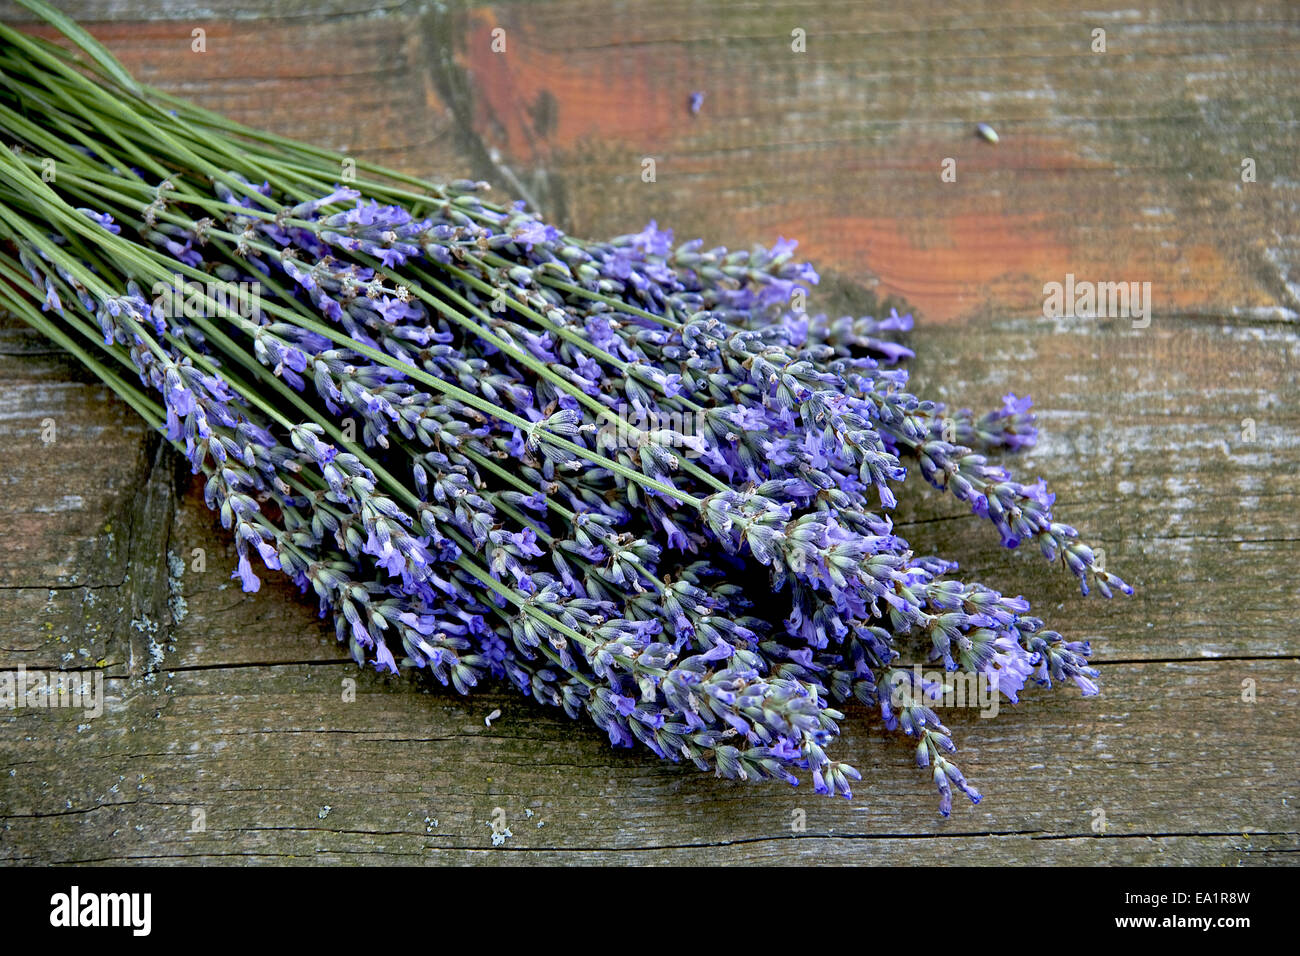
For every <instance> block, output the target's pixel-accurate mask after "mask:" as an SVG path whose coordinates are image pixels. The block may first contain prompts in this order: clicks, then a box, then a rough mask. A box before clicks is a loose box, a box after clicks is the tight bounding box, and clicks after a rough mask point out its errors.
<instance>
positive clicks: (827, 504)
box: [0, 0, 1131, 815]
mask: <svg viewBox="0 0 1300 956" xmlns="http://www.w3.org/2000/svg"><path fill="white" fill-rule="evenodd" d="M21 2H23V4H24V6H26V7H27V8H28V9H30V10H31V11H33V12H34V13H36V14H37V15H38V16H39V17H41V18H42V19H44V20H45V21H46V22H48V23H50V24H52V25H53V26H55V27H57V28H58V29H59V30H60V31H61V32H62V33H63V34H64V35H65V36H66V37H67V38H68V39H69V40H70V41H71V45H72V47H73V50H71V51H70V50H69V49H67V48H66V47H64V46H60V45H56V44H54V43H50V42H47V41H43V40H40V39H36V38H33V37H31V36H27V35H25V34H23V33H21V32H18V31H16V30H14V29H12V28H10V27H8V26H0V133H2V134H3V137H4V142H5V146H6V148H5V149H4V150H0V167H3V175H2V176H0V303H2V304H3V305H4V306H5V307H6V308H7V309H8V310H9V311H10V312H12V313H13V314H14V315H16V316H18V317H19V318H21V319H23V320H24V321H26V322H27V323H29V324H30V325H31V326H32V327H33V328H34V329H36V330H38V331H39V332H41V333H42V334H44V335H45V336H47V337H48V338H49V339H50V340H52V341H54V342H56V343H58V344H59V345H60V346H62V347H63V348H65V349H66V350H67V351H69V352H70V353H72V354H73V355H74V356H76V357H77V358H78V359H79V360H80V361H81V362H82V363H84V364H85V366H86V367H87V368H88V369H90V370H91V371H92V372H93V373H94V374H95V375H97V376H98V377H99V378H100V379H102V380H103V381H104V382H105V383H106V384H107V385H109V386H110V387H111V388H112V389H113V391H114V392H115V393H116V394H117V395H119V396H120V397H121V398H122V400H123V401H125V402H126V403H128V404H129V405H130V406H131V407H132V408H133V409H135V410H136V411H137V412H138V413H139V414H140V415H141V416H142V417H143V418H144V419H145V421H147V422H148V423H149V424H150V425H151V426H152V427H154V428H156V429H157V430H158V431H159V432H160V433H161V434H162V435H163V436H165V438H166V440H167V441H169V442H171V443H172V444H173V445H175V447H176V448H177V449H179V450H180V451H181V452H182V453H183V454H184V455H185V457H186V458H187V459H188V461H189V463H190V465H191V467H192V468H193V470H194V473H195V474H197V475H201V476H203V479H204V481H205V485H204V497H205V500H206V502H207V504H208V506H209V507H210V508H212V509H213V510H215V511H217V512H218V513H219V514H220V518H221V522H222V524H223V526H224V527H225V528H227V529H228V530H229V531H230V532H231V534H232V535H233V536H234V541H235V546H236V549H237V552H238V565H237V567H236V568H235V570H234V575H233V576H234V577H237V578H238V579H239V580H240V581H241V583H242V585H243V588H244V590H246V591H256V590H257V589H258V587H259V577H258V575H259V574H260V573H266V572H271V573H281V574H284V575H287V576H288V577H289V578H290V579H291V580H292V581H293V582H294V583H295V584H297V585H298V587H299V588H300V589H301V590H302V591H303V592H304V593H307V592H311V593H312V594H314V595H315V597H316V598H317V599H318V600H319V603H320V613H321V615H322V616H325V617H328V618H329V619H331V620H332V622H333V624H334V627H335V631H336V633H337V635H338V639H339V640H340V641H341V642H343V643H346V644H347V645H348V647H349V648H350V650H351V653H352V656H353V657H354V658H355V659H356V661H357V662H358V663H359V664H370V665H372V666H374V667H375V668H376V669H378V670H380V671H387V672H398V671H399V669H401V668H410V669H413V670H421V671H427V672H428V673H429V674H430V675H432V677H433V678H435V679H436V680H438V681H440V682H441V683H442V684H451V685H452V686H454V687H455V688H456V690H457V691H459V692H461V693H468V692H469V691H470V690H471V689H472V688H474V687H476V686H478V685H479V684H480V683H482V682H484V681H486V680H489V679H490V680H493V681H504V682H506V683H508V684H510V685H511V686H513V687H515V688H517V689H518V690H519V691H521V692H522V693H524V694H525V695H527V696H530V697H532V698H534V699H535V700H536V701H537V702H539V703H541V704H544V705H552V706H556V707H562V708H564V710H565V712H566V713H568V714H569V715H570V716H571V717H575V718H577V717H582V716H584V715H585V717H586V718H587V719H589V720H591V721H592V722H593V723H595V724H596V726H598V727H599V728H601V730H603V731H604V732H605V733H607V734H608V736H609V739H610V742H611V743H612V744H614V745H615V746H629V747H630V746H636V745H638V744H640V745H641V746H644V747H646V748H648V749H649V750H651V751H652V752H653V753H655V754H656V755H658V756H659V757H661V758H664V759H667V760H673V761H689V762H691V763H694V764H695V765H697V766H698V767H700V768H701V769H705V770H712V771H714V772H715V773H717V774H718V775H720V776H723V777H729V778H739V779H748V780H761V779H771V778H776V779H781V780H785V781H787V782H789V783H791V784H797V783H798V782H799V778H800V774H801V773H803V774H807V775H810V776H811V778H812V782H813V786H814V788H815V789H816V790H817V791H818V792H820V793H836V792H838V793H842V794H843V795H844V796H846V797H847V796H850V795H851V792H850V787H851V782H852V781H854V780H858V779H860V776H859V774H858V773H857V771H855V770H854V769H853V767H852V766H850V765H849V764H847V763H844V762H842V761H840V760H836V759H833V758H832V757H831V756H830V755H829V753H828V750H830V749H831V745H832V744H833V742H834V739H835V737H836V735H837V733H838V729H839V728H838V723H839V721H840V720H841V719H842V717H843V715H842V713H841V712H840V710H839V709H837V708H839V707H841V706H843V705H844V704H845V703H847V702H849V701H852V700H856V701H858V702H860V703H861V704H863V705H865V706H866V707H868V708H870V709H871V710H873V711H875V712H877V713H878V714H879V716H880V719H881V721H882V722H883V724H884V726H885V727H886V728H887V729H888V730H889V731H891V732H896V733H897V734H898V735H899V736H900V737H901V738H903V739H905V740H910V741H911V745H912V746H914V747H915V751H916V761H917V764H918V765H919V766H920V767H922V768H925V769H926V770H927V772H929V773H930V774H931V775H932V777H933V780H934V783H935V785H936V787H937V788H938V791H939V794H940V801H941V802H940V810H941V812H942V813H944V814H945V815H946V814H948V812H949V811H950V808H951V803H952V790H953V788H956V789H958V790H961V791H962V792H964V793H966V794H967V795H968V796H969V797H970V798H971V799H972V800H974V801H978V800H979V799H980V797H979V793H978V791H976V790H975V788H974V787H973V786H972V785H971V784H969V783H968V782H967V781H966V779H965V778H964V776H963V775H962V773H961V771H960V770H959V769H958V768H957V766H956V765H955V764H954V763H953V761H952V759H951V757H950V755H951V754H952V753H953V752H954V750H955V747H954V745H953V742H952V740H951V735H950V733H949V731H948V730H947V729H946V728H945V727H944V726H943V724H942V723H941V722H940V720H939V718H938V716H937V715H936V714H935V712H934V709H933V708H932V706H931V704H932V703H934V701H935V700H936V695H938V694H940V693H941V692H942V690H943V688H942V686H941V685H940V684H938V683H935V682H929V681H926V680H924V679H921V680H918V679H917V678H916V677H915V676H914V673H913V671H912V670H910V669H909V667H910V665H909V664H907V663H904V662H905V661H920V660H929V661H941V662H942V665H943V667H944V668H945V669H946V670H947V671H950V672H960V673H964V674H970V675H977V676H978V677H979V678H980V679H982V680H985V681H987V683H988V685H989V686H990V687H991V688H993V689H994V691H995V692H997V693H1000V694H1001V695H1004V696H1005V697H1006V698H1008V699H1009V700H1011V701H1016V700H1017V697H1018V695H1019V693H1020V692H1021V690H1022V689H1023V688H1024V687H1025V685H1026V684H1027V683H1028V682H1030V681H1034V682H1037V683H1040V684H1044V685H1049V686H1050V685H1051V684H1052V683H1053V682H1065V681H1069V682H1073V683H1074V684H1076V685H1077V686H1078V687H1079V688H1081V689H1082V691H1083V693H1084V694H1085V695H1086V694H1092V693H1095V692H1096V686H1095V685H1094V683H1093V678H1094V677H1095V676H1096V672H1095V670H1093V669H1091V668H1090V667H1089V666H1088V662H1087V658H1088V654H1089V649H1088V645H1087V644H1086V643H1085V642H1078V641H1069V640H1066V639H1065V638H1064V637H1062V636H1061V635H1060V634H1058V633H1057V632H1055V631H1052V630H1047V629H1045V627H1044V625H1043V622H1042V621H1041V620H1039V619H1038V618H1037V617H1033V616H1031V615H1030V606H1029V603H1028V602H1027V601H1026V600H1025V599H1024V598H1022V597H1009V596H1006V595H1003V594H1000V593H998V592H997V591H994V590H992V589H990V588H987V587H985V586H983V585H981V584H979V583H976V582H973V581H966V580H962V579H961V578H959V577H956V576H954V572H955V571H956V570H957V565H956V563H955V562H953V561H951V560H948V559H946V558H944V557H940V556H923V555H918V554H915V553H913V551H912V550H911V548H910V547H909V546H908V543H907V542H906V541H905V540H903V539H902V538H901V537H899V535H898V534H897V533H896V532H895V528H894V526H893V523H892V522H891V520H890V517H889V513H890V511H891V510H892V509H893V508H894V507H895V506H896V504H897V495H898V494H899V492H900V489H901V488H904V487H907V486H906V485H904V484H903V482H904V480H905V479H906V478H907V477H908V474H909V472H912V473H915V472H919V474H920V476H921V477H922V478H923V479H924V480H925V481H926V482H928V483H929V484H930V485H932V486H933V487H935V488H938V489H940V490H946V491H948V492H949V493H951V494H953V495H955V496H956V497H957V498H958V499H959V500H961V501H963V502H965V503H967V504H968V505H969V506H970V509H971V511H972V513H973V514H974V515H975V516H976V517H977V518H979V519H982V520H983V521H985V522H987V523H989V524H991V525H992V526H993V528H994V529H995V530H996V532H997V533H998V534H999V535H1000V537H1001V540H1002V543H1003V544H1004V545H1005V546H1006V547H1009V548H1014V547H1018V546H1019V545H1021V544H1022V543H1033V544H1035V545H1037V546H1038V547H1039V548H1040V549H1041V550H1042V552H1043V554H1044V555H1045V556H1046V557H1047V559H1048V560H1050V561H1059V562H1061V563H1062V564H1063V565H1064V566H1065V567H1066V568H1068V569H1069V571H1070V572H1071V573H1073V574H1074V575H1076V576H1077V577H1078V579H1079V581H1080V584H1081V586H1082V588H1083V591H1084V593H1087V592H1088V591H1089V589H1090V588H1092V587H1095V588H1096V589H1098V590H1099V591H1101V592H1102V593H1103V594H1104V595H1106V596H1110V595H1111V593H1112V591H1113V590H1121V591H1125V592H1131V589H1130V588H1129V587H1128V586H1127V585H1126V584H1125V583H1124V582H1123V581H1121V580H1120V579H1119V578H1118V577H1116V576H1115V575H1114V574H1113V573H1111V572H1110V571H1107V570H1105V569H1103V568H1101V567H1099V566H1098V564H1097V562H1096V561H1095V559H1094V555H1093V552H1092V550H1090V549H1089V548H1088V546H1087V545H1085V544H1083V543H1082V542H1080V541H1079V540H1078V538H1077V536H1076V533H1075V531H1074V529H1073V528H1071V527H1069V526H1067V525H1064V524H1061V523H1059V522H1057V521H1056V520H1055V519H1054V518H1053V517H1052V505H1053V499H1054V496H1053V495H1052V494H1051V493H1050V492H1049V491H1048V490H1047V488H1046V486H1045V484H1044V483H1043V482H1042V481H1041V480H1039V481H1037V482H1035V483H1033V484H1026V483H1023V482H1021V481H1018V480H1017V479H1016V478H1015V477H1013V476H1012V474H1011V473H1010V472H1008V471H1007V470H1006V469H1005V468H1003V467H1001V466H1000V465H996V464H992V463H990V462H989V461H988V460H987V459H986V458H985V454H986V453H989V452H995V451H1015V450H1017V449H1019V448H1023V447H1025V446H1026V445H1029V444H1031V443H1032V442H1033V441H1034V438H1035V429H1034V417H1033V415H1032V413H1031V412H1030V403H1029V399H1028V398H1023V399H1021V398H1017V397H1016V396H1015V395H1008V396H1007V398H1006V400H1005V403H1004V404H1003V406H1002V407H1001V408H998V409H995V410H993V411H991V412H989V413H988V414H986V415H984V416H982V417H980V418H976V417H974V416H973V415H971V414H970V413H969V412H959V413H951V412H948V411H946V410H945V408H944V407H943V406H942V405H940V404H938V403H935V402H931V401H926V400H923V399H921V398H918V397H917V396H915V395H913V394H912V393H911V392H909V391H908V385H907V378H908V377H907V373H906V372H905V371H904V370H903V369H902V368H901V367H900V363H902V362H903V361H904V360H905V359H906V358H908V357H909V356H910V355H911V354H912V353H911V352H910V351H909V350H908V349H907V348H905V347H904V346H902V345H900V344H898V343H897V342H896V341H894V340H892V339H891V335H892V334H894V333H898V332H904V331H906V330H908V329H909V328H910V327H911V317H910V316H900V315H898V314H896V313H892V314H890V315H889V316H888V317H885V318H880V319H876V318H870V317H865V318H841V319H827V318H826V317H825V316H823V315H809V314H807V313H806V312H805V311H803V309H802V308H801V307H796V306H801V305H802V302H803V300H804V297H805V296H806V295H807V294H808V293H809V292H810V291H811V288H812V287H813V286H815V285H816V284H817V282H818V276H817V273H816V272H815V271H814V270H813V268H812V267H811V266H809V265H808V264H806V263H801V262H798V261H796V260H795V259H794V258H793V252H794V243H793V242H788V241H784V240H782V241H779V242H778V243H777V244H776V245H775V246H773V247H771V248H762V247H755V248H754V249H752V250H750V251H748V252H744V251H737V252H728V251H727V250H725V249H722V248H717V249H705V248H704V246H703V245H702V243H701V242H699V241H694V242H688V243H685V244H682V245H674V243H673V237H672V234H671V232H669V231H666V230H661V229H659V228H658V227H657V226H656V224H655V223H653V222H652V223H651V224H650V225H649V226H648V227H647V228H646V229H644V230H643V231H641V232H639V233H636V234H633V235H625V236H620V237H618V238H615V239H612V240H610V241H608V242H590V241H586V240H582V239H578V238H575V237H572V236H568V235H565V234H564V233H563V232H561V231H560V230H559V229H556V228H555V227H554V226H551V225H548V224H546V223H545V222H543V221H542V220H541V219H540V218H538V217H537V216H536V215H534V214H533V213H531V212H530V211H528V210H527V209H526V208H524V206H523V205H522V204H514V205H497V204H493V203H491V202H488V201H487V200H486V199H485V198H483V196H482V195H481V194H482V192H483V190H484V189H486V186H485V184H482V183H469V182H453V183H450V184H445V185H444V184H438V183H431V182H426V181H423V180H419V179H415V178H412V177H409V176H404V175H401V174H399V173H396V172H393V171H391V170H387V169H382V168H379V167H375V166H372V165H369V164H366V163H361V162H357V163H356V164H355V171H356V172H357V174H358V175H356V176H352V175H348V176H345V175H344V173H345V171H346V172H351V171H352V167H349V166H348V163H349V162H350V161H348V160H345V158H344V157H342V156H340V155H337V154H335V153H332V152H329V151H327V150H322V149H316V148H313V147H311V146H307V145H303V144H300V143H295V142H291V141H287V140H284V139H281V138H279V137H275V136H272V135H270V134H267V133H263V132H259V131H256V130H252V129H247V128H244V127H242V126H239V125H237V124H235V123H233V122H230V121H229V120H226V119H223V118H221V117H220V116H217V115H214V114H212V113H209V112H206V111H204V110H201V109H198V108H196V107H194V106H192V105H189V104H187V103H184V102H181V101H178V100H176V99H174V98H172V97H170V96H168V95H166V94H164V93H162V92H160V91H158V90H153V89H148V88H146V87H143V86H141V85H140V84H138V83H136V82H135V81H134V80H133V79H132V78H131V77H130V76H129V75H128V74H127V73H126V71H125V70H124V69H123V68H122V67H121V66H120V64H118V63H117V61H116V60H115V59H114V58H113V57H112V56H111V54H109V53H108V51H107V50H105V49H104V48H103V47H102V46H100V45H99V44H97V43H96V42H95V41H94V40H93V39H92V38H91V37H90V36H89V35H88V34H86V33H85V32H84V31H83V30H81V29H80V28H79V27H78V26H76V24H74V23H72V22H71V21H70V20H68V19H67V18H66V17H64V16H63V15H62V14H60V13H58V12H57V11H55V10H53V9H51V8H50V7H48V6H47V5H45V4H44V3H42V2H39V0H21Z"/></svg>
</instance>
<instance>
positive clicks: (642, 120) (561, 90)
mask: <svg viewBox="0 0 1300 956" xmlns="http://www.w3.org/2000/svg"><path fill="white" fill-rule="evenodd" d="M497 29H501V30H504V31H505V32H504V34H503V35H498V37H499V38H501V39H504V42H505V44H506V48H505V52H504V53H498V52H493V41H494V39H495V38H494V35H493V31H495V30H497ZM458 57H459V63H460V66H461V68H462V69H463V70H464V71H465V73H466V75H467V76H468V78H469V80H470V84H469V85H470V88H471V89H472V91H473V98H474V125H475V128H476V130H477V131H478V133H479V134H480V135H481V136H483V137H484V138H485V139H486V140H487V141H488V142H489V143H490V144H491V145H492V146H495V147H497V148H499V149H500V150H501V151H502V152H503V153H505V154H507V155H509V156H511V157H514V158H515V159H522V160H525V161H528V162H540V161H542V160H545V159H548V158H549V157H551V156H552V155H554V154H556V153H559V152H562V151H573V150H575V149H577V148H578V147H580V146H581V145H583V144H584V143H588V142H590V141H593V140H599V141H602V142H614V143H617V144H619V145H620V146H622V147H627V148H629V149H647V150H648V149H657V150H663V149H664V148H665V146H666V145H667V140H668V138H669V137H670V136H671V135H672V131H673V130H674V128H675V126H677V125H679V124H680V123H681V120H682V117H683V116H684V115H685V114H686V112H687V108H686V94H685V93H683V94H681V95H680V96H679V95H677V91H676V90H675V88H674V87H673V85H672V84H671V83H666V82H665V80H664V78H665V77H672V76H673V75H674V73H675V72H676V68H677V67H684V66H685V63H686V60H685V58H684V56H682V55H680V53H675V52H674V51H668V53H667V54H665V52H664V51H663V50H659V51H656V52H654V53H649V52H647V51H644V50H640V49H636V48H629V49H628V50H627V51H626V52H625V53H620V55H619V64H620V66H619V68H618V69H617V70H609V69H598V68H597V67H599V66H601V65H603V64H605V62H606V61H607V60H608V56H607V55H604V56H597V55H592V54H587V55H583V54H576V55H575V54H574V53H573V52H571V51H566V52H563V53H561V52H550V51H548V50H547V49H546V48H545V47H543V46H541V45H539V44H538V43H537V42H536V40H535V38H534V37H533V35H532V34H531V32H530V31H529V29H528V27H527V26H526V24H524V23H523V22H522V21H520V22H515V21H513V20H510V21H503V20H501V19H500V18H498V16H497V14H496V13H495V12H494V11H492V10H488V9H483V10H476V11H474V12H473V13H471V14H470V15H469V19H468V23H467V28H466V39H465V44H464V46H463V48H461V49H460V50H458ZM677 60H680V61H681V62H675V61H677ZM588 64H590V65H588Z"/></svg>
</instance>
